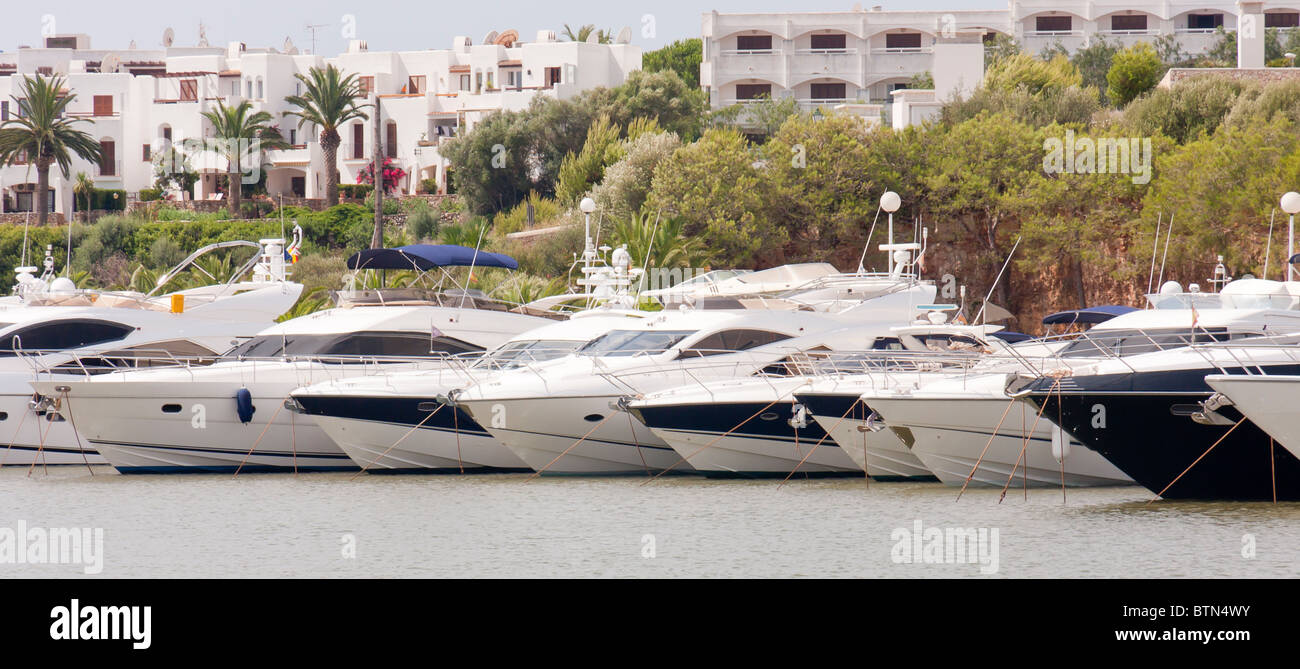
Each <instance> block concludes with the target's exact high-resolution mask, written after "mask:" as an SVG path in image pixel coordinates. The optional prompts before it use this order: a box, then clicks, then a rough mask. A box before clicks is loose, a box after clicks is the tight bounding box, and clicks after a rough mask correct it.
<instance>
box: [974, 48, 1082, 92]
mask: <svg viewBox="0 0 1300 669" xmlns="http://www.w3.org/2000/svg"><path fill="white" fill-rule="evenodd" d="M1082 85H1083V75H1082V74H1080V73H1079V68H1077V67H1075V66H1074V65H1073V64H1071V63H1070V61H1069V60H1068V59H1067V58H1066V57H1065V56H1061V55H1057V56H1055V57H1053V58H1052V59H1051V60H1047V61H1043V60H1039V59H1037V58H1034V57H1033V56H1031V55H1029V54H1027V53H1017V54H1013V55H1010V56H1007V57H1005V58H1003V59H1001V60H999V61H997V62H995V63H993V65H992V66H990V67H989V69H988V71H987V72H985V74H984V87H985V88H987V89H989V90H992V91H1000V92H1008V91H1014V90H1016V89H1018V88H1025V89H1026V90H1028V91H1029V92H1030V93H1034V94H1037V93H1042V92H1044V91H1051V90H1064V89H1067V88H1071V87H1081V86H1082Z"/></svg>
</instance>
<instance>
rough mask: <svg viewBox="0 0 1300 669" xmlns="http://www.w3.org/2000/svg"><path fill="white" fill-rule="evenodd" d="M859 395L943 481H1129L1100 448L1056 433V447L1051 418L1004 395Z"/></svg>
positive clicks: (979, 483) (1103, 483)
mask: <svg viewBox="0 0 1300 669" xmlns="http://www.w3.org/2000/svg"><path fill="white" fill-rule="evenodd" d="M864 401H865V402H866V403H867V405H868V406H869V407H871V408H872V409H873V410H875V412H876V413H877V414H879V415H880V417H881V418H882V419H883V420H884V421H885V424H886V425H887V426H889V429H890V430H891V431H892V432H893V433H894V434H895V435H897V436H898V438H899V439H900V440H902V442H903V443H905V444H907V445H908V446H909V447H910V449H911V452H912V453H913V454H915V455H916V457H917V458H918V459H919V460H920V461H921V462H922V463H923V465H924V466H925V467H926V468H927V469H929V470H930V471H931V472H933V473H934V475H935V476H937V477H939V480H941V481H943V482H944V483H945V484H948V485H953V486H960V485H967V479H968V478H969V480H970V481H969V485H973V486H992V487H998V488H1001V487H1004V486H1007V485H1008V484H1009V483H1010V484H1011V485H1017V486H1028V487H1060V486H1062V485H1065V486H1067V487H1092V486H1111V485H1132V484H1133V481H1132V479H1131V478H1130V477H1128V476H1126V475H1125V473H1124V472H1123V471H1121V470H1120V469H1119V468H1117V467H1116V466H1115V465H1113V464H1111V463H1110V462H1107V461H1106V459H1105V458H1103V457H1102V456H1101V455H1100V454H1098V453H1096V452H1094V451H1091V450H1089V449H1088V448H1085V447H1083V445H1082V444H1079V443H1077V442H1076V443H1070V440H1069V439H1068V438H1066V437H1065V435H1057V436H1056V437H1055V440H1056V443H1055V445H1054V443H1053V442H1054V437H1053V429H1054V427H1055V425H1054V424H1053V423H1052V422H1051V421H1050V420H1049V419H1048V417H1047V416H1042V417H1041V418H1039V417H1038V416H1037V412H1036V410H1034V409H1032V408H1030V406H1029V405H1027V404H1024V403H1020V402H1017V403H1015V404H1010V403H1011V402H1012V400H1010V399H1009V398H1005V397H1003V398H971V397H965V398H960V399H957V398H920V397H915V396H911V397H908V396H899V397H874V398H873V397H867V398H864ZM1008 406H1010V409H1009V410H1008ZM1004 413H1005V416H1006V417H1005V418H1003V415H1004ZM1035 421H1037V423H1036V424H1035ZM1062 443H1064V447H1062ZM1013 474H1014V475H1013Z"/></svg>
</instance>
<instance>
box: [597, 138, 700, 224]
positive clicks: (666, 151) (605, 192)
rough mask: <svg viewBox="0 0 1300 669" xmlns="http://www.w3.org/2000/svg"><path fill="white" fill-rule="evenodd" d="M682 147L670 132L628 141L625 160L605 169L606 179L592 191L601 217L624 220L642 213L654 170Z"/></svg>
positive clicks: (623, 158) (679, 141)
mask: <svg viewBox="0 0 1300 669" xmlns="http://www.w3.org/2000/svg"><path fill="white" fill-rule="evenodd" d="M629 134H630V133H629ZM681 145H682V142H681V140H680V139H678V138H677V135H675V134H672V133H668V132H660V133H651V134H644V135H640V136H638V137H636V138H635V139H628V141H627V142H626V147H625V150H624V155H623V157H622V159H620V160H619V161H618V162H616V163H614V164H613V165H610V166H609V167H608V168H606V169H605V177H604V179H602V180H601V182H600V183H599V184H598V185H596V187H595V188H593V189H592V191H591V197H592V199H593V200H595V201H596V210H597V211H598V212H599V213H600V215H601V216H602V217H603V218H605V219H607V220H612V221H621V220H624V219H627V218H630V217H631V216H632V215H634V214H635V213H636V212H638V211H640V210H641V207H642V205H644V204H645V201H646V198H647V197H648V196H649V194H650V185H651V183H652V182H653V180H654V174H655V170H656V169H658V167H659V165H660V164H661V163H663V162H664V161H665V160H667V159H668V157H669V156H671V155H672V154H673V152H674V151H676V150H677V149H678V148H680V147H681Z"/></svg>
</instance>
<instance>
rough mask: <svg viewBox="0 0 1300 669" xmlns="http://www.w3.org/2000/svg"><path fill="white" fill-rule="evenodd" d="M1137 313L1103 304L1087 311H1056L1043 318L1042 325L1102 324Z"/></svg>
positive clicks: (1123, 307)
mask: <svg viewBox="0 0 1300 669" xmlns="http://www.w3.org/2000/svg"><path fill="white" fill-rule="evenodd" d="M1131 311H1137V309H1136V308H1134V307H1130V306H1126V305H1123V304H1104V305H1101V306H1096V307H1088V308H1087V309H1073V310H1071V311H1058V312H1057V313H1054V314H1050V315H1048V316H1046V317H1045V318H1043V325H1072V324H1074V323H1088V324H1096V323H1104V322H1106V321H1108V320H1110V319H1112V318H1114V317H1116V316H1120V315H1122V314H1127V313H1129V312H1131Z"/></svg>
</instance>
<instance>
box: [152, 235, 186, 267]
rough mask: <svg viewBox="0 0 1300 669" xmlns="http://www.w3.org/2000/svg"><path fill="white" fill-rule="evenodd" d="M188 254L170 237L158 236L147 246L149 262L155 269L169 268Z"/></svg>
mask: <svg viewBox="0 0 1300 669" xmlns="http://www.w3.org/2000/svg"><path fill="white" fill-rule="evenodd" d="M187 255H189V253H187V252H186V251H185V249H183V248H181V245H180V244H178V243H176V240H174V239H172V238H171V237H159V238H158V239H155V240H154V242H153V244H151V245H150V246H149V258H148V260H149V264H150V265H152V266H153V267H154V268H155V269H170V268H172V267H175V266H176V265H177V264H179V263H180V262H181V261H182V260H184V259H185V256H187Z"/></svg>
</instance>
